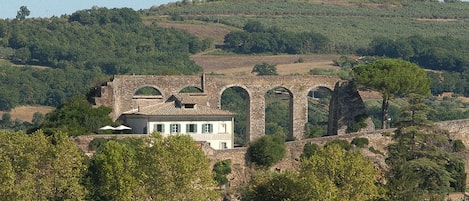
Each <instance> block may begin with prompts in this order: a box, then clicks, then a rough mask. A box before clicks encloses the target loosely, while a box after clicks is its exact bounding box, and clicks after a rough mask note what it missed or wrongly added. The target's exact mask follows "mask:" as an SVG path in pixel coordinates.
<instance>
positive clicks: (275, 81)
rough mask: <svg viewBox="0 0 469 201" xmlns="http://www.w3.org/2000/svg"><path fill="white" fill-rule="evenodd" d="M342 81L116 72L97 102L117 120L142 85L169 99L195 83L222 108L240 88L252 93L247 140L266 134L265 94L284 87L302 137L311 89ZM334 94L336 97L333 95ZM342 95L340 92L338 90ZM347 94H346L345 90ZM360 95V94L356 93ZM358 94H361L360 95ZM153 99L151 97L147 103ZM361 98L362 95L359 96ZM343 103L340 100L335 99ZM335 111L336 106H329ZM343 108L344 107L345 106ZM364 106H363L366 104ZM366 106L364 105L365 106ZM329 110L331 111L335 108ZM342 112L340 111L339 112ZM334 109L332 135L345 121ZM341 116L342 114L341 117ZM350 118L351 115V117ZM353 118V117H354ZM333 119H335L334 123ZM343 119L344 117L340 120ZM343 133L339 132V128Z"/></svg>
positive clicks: (131, 105) (297, 135) (334, 85)
mask: <svg viewBox="0 0 469 201" xmlns="http://www.w3.org/2000/svg"><path fill="white" fill-rule="evenodd" d="M341 82H343V81H341V80H340V78H338V77H333V76H318V75H309V76H219V75H201V76H200V75H199V76H153V75H116V76H115V77H114V79H113V80H112V81H111V82H108V83H107V84H106V85H105V86H101V88H100V91H99V92H98V97H96V98H95V103H96V105H98V106H100V105H103V106H108V107H111V108H112V113H111V117H112V119H113V120H116V119H118V118H119V117H120V115H121V114H122V113H123V112H125V111H128V110H131V109H135V108H136V107H138V106H139V105H136V104H135V100H133V98H134V97H133V96H134V93H135V92H136V90H138V89H139V88H141V87H143V86H151V87H154V88H155V89H157V90H158V91H160V93H161V97H160V98H161V99H162V100H166V99H167V98H168V97H169V96H171V95H172V94H175V93H178V92H179V91H181V89H183V88H185V87H188V86H193V87H197V88H200V89H201V90H202V91H203V93H204V94H205V95H207V98H208V106H210V107H214V108H219V107H220V104H221V95H222V93H223V91H224V90H225V89H227V88H229V87H233V86H236V87H241V88H243V89H244V90H245V91H246V92H247V94H248V96H249V103H248V105H249V106H248V107H249V117H248V120H247V121H248V124H249V125H247V131H246V132H247V134H246V135H247V136H246V140H253V139H257V138H259V137H261V136H262V135H264V134H265V94H266V93H267V91H268V90H270V89H273V88H276V87H283V88H285V89H287V90H288V91H289V92H290V93H291V96H292V97H291V98H292V105H291V110H292V111H291V115H292V125H291V127H292V128H291V132H292V135H293V137H294V138H295V139H303V138H304V132H305V125H306V123H307V120H308V118H307V112H308V101H307V99H308V92H309V91H311V90H312V89H316V88H319V87H323V88H324V87H325V88H328V89H329V90H331V91H334V94H336V93H335V90H337V87H338V86H340V83H341ZM334 94H333V96H334ZM337 94H339V93H337ZM342 94H347V93H342ZM357 94H358V93H357ZM358 96H359V95H358ZM151 101H152V100H149V102H148V104H149V103H150V102H151ZM360 101H361V98H360ZM331 103H334V104H341V103H340V101H339V102H337V101H335V102H333V101H331ZM330 107H331V108H332V110H334V109H333V108H334V107H336V106H333V105H331V106H330ZM342 107H344V106H342ZM363 107H364V106H363ZM363 109H364V108H363ZM332 110H330V111H332ZM339 113H340V111H339ZM339 113H337V111H335V113H334V114H335V116H334V118H331V115H329V124H331V125H334V128H329V129H328V130H329V131H328V132H329V134H337V133H338V131H339V130H340V129H341V128H340V126H341V125H343V124H344V123H343V122H342V123H341V122H339V123H338V122H337V121H339V119H341V117H339V116H340V115H341V114H339ZM338 115H339V116H338ZM349 119H350V117H349ZM352 119H353V117H352ZM331 121H333V122H331ZM341 121H342V120H341ZM339 133H340V131H339Z"/></svg>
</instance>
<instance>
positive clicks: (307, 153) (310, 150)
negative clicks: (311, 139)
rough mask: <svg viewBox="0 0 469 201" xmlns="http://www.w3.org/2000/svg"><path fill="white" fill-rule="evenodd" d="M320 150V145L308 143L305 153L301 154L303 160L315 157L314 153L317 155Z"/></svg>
mask: <svg viewBox="0 0 469 201" xmlns="http://www.w3.org/2000/svg"><path fill="white" fill-rule="evenodd" d="M318 149H319V145H317V144H313V143H307V144H305V146H304V148H303V153H302V154H301V158H302V159H303V158H309V157H311V156H312V155H314V153H316V151H318Z"/></svg>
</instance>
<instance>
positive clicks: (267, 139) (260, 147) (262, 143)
mask: <svg viewBox="0 0 469 201" xmlns="http://www.w3.org/2000/svg"><path fill="white" fill-rule="evenodd" d="M248 153H249V156H250V160H251V162H253V163H255V164H256V165H258V166H260V167H264V168H269V167H271V166H272V165H274V164H276V163H277V162H278V161H280V160H281V159H282V158H283V157H284V156H285V154H286V150H285V143H284V139H283V138H282V137H279V136H273V135H265V136H262V137H261V138H259V139H257V140H255V141H253V142H251V143H250V144H249V148H248Z"/></svg>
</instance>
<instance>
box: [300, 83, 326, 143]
mask: <svg viewBox="0 0 469 201" xmlns="http://www.w3.org/2000/svg"><path fill="white" fill-rule="evenodd" d="M331 98H332V91H331V90H330V89H329V88H326V87H317V88H315V89H312V90H311V91H309V92H308V122H307V123H306V126H305V129H306V130H305V135H306V136H305V137H306V138H314V137H322V136H325V135H327V127H328V122H329V106H330V102H331Z"/></svg>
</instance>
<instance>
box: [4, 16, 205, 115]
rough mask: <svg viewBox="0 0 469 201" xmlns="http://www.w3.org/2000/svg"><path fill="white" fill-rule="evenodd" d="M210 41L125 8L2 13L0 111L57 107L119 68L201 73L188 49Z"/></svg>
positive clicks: (128, 71) (120, 71) (138, 71)
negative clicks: (17, 15)
mask: <svg viewBox="0 0 469 201" xmlns="http://www.w3.org/2000/svg"><path fill="white" fill-rule="evenodd" d="M31 30H34V31H31ZM211 46H212V42H211V41H209V40H204V41H202V40H199V39H198V38H196V37H195V36H192V35H190V34H188V33H187V32H184V31H182V30H177V29H167V28H161V27H158V26H157V25H154V24H153V25H145V24H143V22H142V20H141V19H140V16H139V14H138V13H137V12H136V11H133V10H131V9H125V8H124V9H106V8H92V9H89V10H82V11H77V12H75V13H73V14H72V15H71V16H62V17H61V18H58V17H53V18H50V19H25V20H16V19H15V20H0V58H1V59H4V60H3V61H2V62H0V65H1V67H2V68H1V71H0V76H1V79H0V80H1V81H0V83H1V85H0V87H1V89H0V94H1V95H0V110H9V109H12V108H14V107H15V106H18V105H28V104H32V105H34V104H38V105H48V106H54V107H57V106H59V105H60V104H62V103H63V101H64V100H66V99H68V98H70V97H71V96H73V95H76V94H87V93H88V92H89V91H90V89H91V88H92V87H94V86H99V85H100V84H102V83H104V82H106V81H108V80H109V79H110V78H111V76H112V75H116V74H162V75H164V74H194V73H200V72H201V71H202V69H201V67H200V66H197V65H196V64H195V63H194V62H193V61H191V60H189V55H190V54H193V53H197V52H199V51H202V50H205V49H207V48H209V47H211ZM7 61H10V62H11V63H9V62H7ZM37 66H41V67H37Z"/></svg>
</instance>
